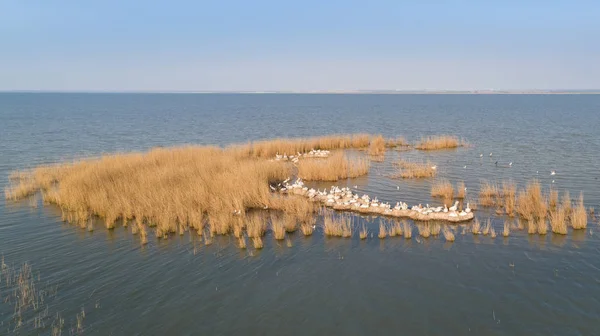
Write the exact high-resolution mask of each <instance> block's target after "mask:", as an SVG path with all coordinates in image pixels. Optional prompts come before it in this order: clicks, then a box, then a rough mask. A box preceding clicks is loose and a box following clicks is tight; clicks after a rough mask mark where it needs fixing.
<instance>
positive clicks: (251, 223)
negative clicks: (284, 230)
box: [246, 212, 267, 238]
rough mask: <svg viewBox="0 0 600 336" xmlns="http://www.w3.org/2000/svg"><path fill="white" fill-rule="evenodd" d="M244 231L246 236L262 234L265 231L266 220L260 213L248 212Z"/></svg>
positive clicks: (252, 236) (259, 235)
mask: <svg viewBox="0 0 600 336" xmlns="http://www.w3.org/2000/svg"><path fill="white" fill-rule="evenodd" d="M246 231H247V233H248V237H250V238H256V237H262V236H264V234H265V232H266V231H267V220H266V218H265V217H264V216H262V215H261V214H260V213H256V212H254V213H250V214H247V215H246Z"/></svg>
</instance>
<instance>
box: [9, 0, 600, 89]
mask: <svg viewBox="0 0 600 336" xmlns="http://www.w3.org/2000/svg"><path fill="white" fill-rule="evenodd" d="M598 41H600V1H562V0H560V1H559V0H556V1H553V0H546V1H535V0H530V1H524V0H522V1H512V0H504V1H492V0H489V1H416V0H415V1H351V0H346V1H307V0H305V1H294V2H292V1H191V0H190V1H131V0H130V1H114V0H105V1H66V0H55V1H51V0H0V90H76V91H95V90H101V91H147V90H153V91H154V90H157V91H181V90H183V91H189V90H192V91H194V90H302V91H309V90H356V89H362V90H365V89H391V90H394V89H402V90H407V89H455V90H462V89H485V88H495V89H532V88H536V89H600V62H599V60H600V42H598Z"/></svg>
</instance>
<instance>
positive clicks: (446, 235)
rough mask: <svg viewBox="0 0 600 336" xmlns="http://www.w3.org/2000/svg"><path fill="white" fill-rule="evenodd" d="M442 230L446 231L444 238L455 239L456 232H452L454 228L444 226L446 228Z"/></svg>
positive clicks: (450, 240) (449, 240)
mask: <svg viewBox="0 0 600 336" xmlns="http://www.w3.org/2000/svg"><path fill="white" fill-rule="evenodd" d="M442 232H443V233H444V239H446V241H447V242H453V241H454V239H455V237H454V232H452V230H451V229H450V228H449V227H448V226H444V230H443V231H442Z"/></svg>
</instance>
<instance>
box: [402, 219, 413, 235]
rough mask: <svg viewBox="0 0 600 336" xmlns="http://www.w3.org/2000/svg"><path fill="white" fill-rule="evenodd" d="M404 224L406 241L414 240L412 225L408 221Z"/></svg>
mask: <svg viewBox="0 0 600 336" xmlns="http://www.w3.org/2000/svg"><path fill="white" fill-rule="evenodd" d="M402 224H403V227H404V230H403V234H404V238H406V239H410V238H412V227H411V226H410V224H409V223H408V222H406V221H403V222H402Z"/></svg>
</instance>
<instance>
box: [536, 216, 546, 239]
mask: <svg viewBox="0 0 600 336" xmlns="http://www.w3.org/2000/svg"><path fill="white" fill-rule="evenodd" d="M537 232H538V233H539V234H541V235H545V234H546V233H548V222H546V218H545V217H544V218H541V219H539V220H538V226H537Z"/></svg>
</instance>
